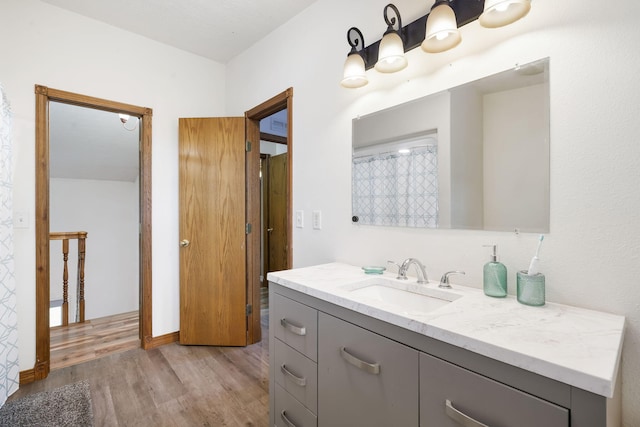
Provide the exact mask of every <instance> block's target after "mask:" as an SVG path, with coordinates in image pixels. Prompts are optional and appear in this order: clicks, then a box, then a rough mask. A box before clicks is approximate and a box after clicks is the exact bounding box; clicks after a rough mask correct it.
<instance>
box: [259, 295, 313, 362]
mask: <svg viewBox="0 0 640 427" xmlns="http://www.w3.org/2000/svg"><path fill="white" fill-rule="evenodd" d="M272 300H273V301H269V303H270V304H271V307H272V315H273V316H272V317H271V319H272V321H271V325H272V327H273V328H274V334H275V336H276V338H278V339H279V340H280V341H282V342H284V343H286V344H287V345H289V346H290V347H293V348H295V349H296V350H298V351H299V352H300V353H302V354H304V355H305V356H307V357H308V358H309V359H311V360H313V361H317V360H318V311H317V310H316V309H314V308H311V307H308V306H306V305H304V304H300V303H298V302H295V301H293V300H290V299H289V298H286V297H283V296H282V295H279V294H273V298H272Z"/></svg>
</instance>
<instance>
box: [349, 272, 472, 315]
mask: <svg viewBox="0 0 640 427" xmlns="http://www.w3.org/2000/svg"><path fill="white" fill-rule="evenodd" d="M348 288H349V289H347V290H348V292H349V294H350V295H351V296H352V297H354V299H357V300H362V301H363V302H366V301H369V302H376V303H378V304H376V305H379V304H385V305H391V306H393V307H394V308H396V309H397V310H398V311H400V312H403V313H412V312H413V313H415V312H419V313H428V312H431V311H434V310H437V309H439V308H441V307H444V306H445V305H447V304H449V303H450V302H452V301H455V300H456V299H458V298H460V297H461V295H458V294H456V293H453V292H449V291H446V290H441V289H431V288H427V287H426V286H425V285H420V284H416V283H413V282H409V283H404V282H401V281H399V280H391V279H386V278H376V279H368V280H365V281H364V282H360V283H358V284H355V285H351V286H349V287H348Z"/></svg>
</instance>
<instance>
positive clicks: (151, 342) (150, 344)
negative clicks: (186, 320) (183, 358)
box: [142, 331, 180, 350]
mask: <svg viewBox="0 0 640 427" xmlns="http://www.w3.org/2000/svg"><path fill="white" fill-rule="evenodd" d="M178 341H180V331H176V332H172V333H170V334H166V335H160V336H159V337H145V339H144V341H143V347H142V348H144V349H145V350H151V349H152V348H156V347H160V346H163V345H167V344H171V343H174V342H178Z"/></svg>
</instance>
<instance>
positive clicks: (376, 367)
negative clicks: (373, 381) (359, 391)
mask: <svg viewBox="0 0 640 427" xmlns="http://www.w3.org/2000/svg"><path fill="white" fill-rule="evenodd" d="M340 356H342V358H343V359H344V360H346V361H347V362H349V363H351V364H352V365H353V366H355V367H356V368H358V369H362V370H363V371H365V372H368V373H370V374H373V375H378V374H379V373H380V364H379V363H367V362H365V361H364V360H360V359H358V358H357V357H355V356H354V355H352V354H350V353H349V352H348V351H347V349H346V348H345V347H341V348H340Z"/></svg>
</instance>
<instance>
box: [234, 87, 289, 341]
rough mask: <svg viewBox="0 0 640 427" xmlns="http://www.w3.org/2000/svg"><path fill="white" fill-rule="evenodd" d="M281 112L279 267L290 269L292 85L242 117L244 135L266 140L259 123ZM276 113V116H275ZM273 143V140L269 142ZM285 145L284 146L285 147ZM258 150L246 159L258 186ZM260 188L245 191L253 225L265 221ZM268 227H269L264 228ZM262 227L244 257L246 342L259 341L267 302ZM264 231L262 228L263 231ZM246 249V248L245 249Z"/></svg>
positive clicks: (248, 137)
mask: <svg viewBox="0 0 640 427" xmlns="http://www.w3.org/2000/svg"><path fill="white" fill-rule="evenodd" d="M282 111H285V113H284V117H285V123H286V128H285V129H284V132H283V134H284V135H286V137H278V138H276V140H277V141H278V142H277V143H278V144H282V146H283V149H284V151H286V153H287V155H286V161H285V165H284V169H285V172H284V176H283V181H284V190H283V191H284V211H285V213H284V218H283V223H284V225H285V227H284V228H285V235H284V242H283V245H284V246H285V247H286V253H285V254H284V255H283V258H284V260H283V263H282V269H289V268H292V267H293V246H292V239H293V236H292V230H293V228H292V227H293V207H292V206H293V204H292V200H293V199H292V193H293V192H292V188H293V187H292V182H293V126H292V119H293V88H288V89H287V90H285V91H283V92H281V93H279V94H278V95H276V96H274V97H273V98H271V99H269V100H267V101H265V102H263V103H262V104H260V105H258V106H256V107H254V108H252V109H251V110H249V111H247V112H245V118H246V119H247V120H246V122H247V130H246V136H247V140H248V141H262V140H266V141H269V139H273V135H272V136H269V135H268V134H269V133H272V132H261V129H260V124H261V121H262V120H263V119H267V118H269V117H271V116H273V117H279V115H278V114H276V113H280V112H282ZM274 115H275V116H274ZM271 142H273V141H271ZM284 147H286V148H284ZM260 151H261V150H257V149H254V150H252V153H253V155H252V156H251V159H249V160H248V162H247V167H249V168H251V170H253V171H255V175H256V177H255V179H254V180H253V182H256V183H257V185H258V186H260V178H259V173H260V160H261V159H260ZM261 193H262V191H261V189H260V188H256V189H253V191H251V192H250V194H248V199H249V200H248V206H250V209H249V213H248V218H247V221H248V222H250V223H253V224H261V225H263V224H264V222H263V220H262V216H261V215H262V214H261V213H262V206H261V205H262V204H261V197H260V195H261ZM267 228H268V227H267ZM259 229H260V230H261V232H260V233H255V236H254V237H253V243H252V248H253V249H251V250H248V252H247V254H248V258H247V261H248V263H247V272H248V274H249V275H250V276H249V277H250V278H249V279H248V280H247V286H248V287H249V292H248V294H247V295H248V298H249V301H248V302H249V304H252V306H253V307H256V309H255V310H253V314H252V316H251V317H250V319H249V322H250V324H249V325H248V326H249V336H250V337H252V338H251V339H250V340H249V342H258V341H259V340H260V339H261V311H262V310H260V309H257V308H258V307H265V305H267V306H268V301H265V299H266V293H265V292H264V290H266V286H265V287H263V286H262V284H263V283H264V284H265V285H266V284H267V280H266V274H267V272H266V271H265V270H263V265H264V264H265V263H264V258H263V255H264V252H263V251H262V250H261V246H262V242H263V241H264V240H265V239H263V233H268V231H266V230H264V229H265V227H264V225H263V226H261V227H259ZM262 230H264V231H262ZM248 249H249V248H248Z"/></svg>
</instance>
